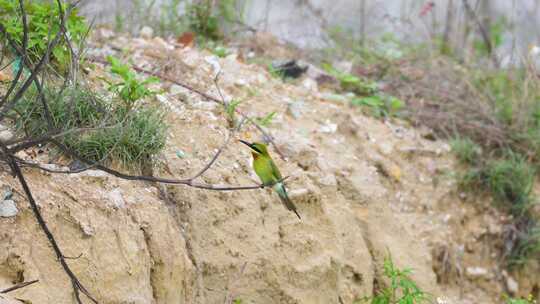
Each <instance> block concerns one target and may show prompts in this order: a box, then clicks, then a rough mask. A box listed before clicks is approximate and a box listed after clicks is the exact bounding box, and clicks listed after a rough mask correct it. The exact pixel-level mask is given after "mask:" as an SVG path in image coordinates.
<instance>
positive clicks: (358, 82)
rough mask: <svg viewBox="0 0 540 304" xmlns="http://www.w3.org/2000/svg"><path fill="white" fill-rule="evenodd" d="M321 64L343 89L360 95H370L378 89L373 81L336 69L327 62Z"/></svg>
mask: <svg viewBox="0 0 540 304" xmlns="http://www.w3.org/2000/svg"><path fill="white" fill-rule="evenodd" d="M322 66H323V69H324V70H325V71H326V72H328V73H329V74H330V75H332V76H334V77H336V78H337V80H338V81H339V83H340V85H341V89H343V90H344V91H349V92H353V93H355V94H356V95H360V96H371V95H374V94H376V93H377V92H378V91H379V88H378V87H377V84H376V83H374V82H369V81H365V80H362V79H360V78H359V77H357V76H354V75H351V74H349V73H343V72H341V71H338V70H336V69H335V68H334V67H333V66H331V65H330V64H328V63H323V65H322Z"/></svg>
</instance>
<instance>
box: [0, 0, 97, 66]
mask: <svg viewBox="0 0 540 304" xmlns="http://www.w3.org/2000/svg"><path fill="white" fill-rule="evenodd" d="M24 8H25V11H26V14H27V23H28V53H29V55H30V58H31V59H32V60H37V59H38V58H39V57H40V56H42V55H43V54H44V53H45V50H46V49H47V44H48V42H49V40H50V39H49V38H50V37H54V36H55V35H56V33H58V31H59V29H60V20H59V18H58V16H59V9H58V6H57V5H56V3H53V2H50V1H25V2H24ZM62 8H63V10H64V13H66V8H67V4H65V3H63V4H62ZM20 19H21V12H20V9H19V3H18V1H13V0H0V22H1V23H2V24H3V25H4V27H5V28H6V31H7V32H8V33H9V34H10V36H11V37H12V38H13V40H14V41H15V42H16V43H17V44H18V45H19V46H22V40H23V23H22V22H21V21H20ZM66 29H67V31H68V36H69V37H70V39H71V40H72V43H74V44H75V46H76V45H77V44H78V43H79V42H81V40H82V39H83V38H84V36H85V35H86V33H87V31H88V25H87V24H86V21H85V19H84V17H82V16H79V15H78V12H77V10H76V9H74V10H72V11H71V13H70V15H69V16H67V18H66ZM51 60H52V61H54V62H56V63H57V64H58V67H61V68H63V67H65V66H66V65H67V64H68V63H69V60H70V50H69V48H68V46H67V44H66V43H65V40H64V38H62V40H61V43H59V44H58V45H57V46H56V47H55V48H54V49H53V50H52V55H51Z"/></svg>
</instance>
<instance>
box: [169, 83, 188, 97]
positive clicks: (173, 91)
mask: <svg viewBox="0 0 540 304" xmlns="http://www.w3.org/2000/svg"><path fill="white" fill-rule="evenodd" d="M169 93H171V94H173V95H178V94H182V93H183V94H186V93H189V90H188V89H186V88H184V87H181V86H179V85H177V84H173V85H171V87H170V88H169Z"/></svg>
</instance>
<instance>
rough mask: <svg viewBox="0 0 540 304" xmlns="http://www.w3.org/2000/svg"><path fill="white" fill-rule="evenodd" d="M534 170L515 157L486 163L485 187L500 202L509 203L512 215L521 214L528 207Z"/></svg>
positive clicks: (523, 160)
mask: <svg viewBox="0 0 540 304" xmlns="http://www.w3.org/2000/svg"><path fill="white" fill-rule="evenodd" d="M534 178H535V170H534V169H533V167H531V166H530V165H529V163H527V161H526V160H525V159H524V158H523V157H521V156H517V155H511V156H510V157H509V158H507V159H502V160H494V161H490V162H488V164H487V166H486V170H485V180H484V182H485V183H486V186H487V187H488V188H489V189H490V191H491V192H492V193H493V195H494V197H495V198H496V199H497V200H498V201H500V202H511V206H510V209H511V211H512V213H513V214H516V215H519V214H523V212H524V211H525V210H527V208H528V207H529V203H530V201H531V191H532V186H533V183H534Z"/></svg>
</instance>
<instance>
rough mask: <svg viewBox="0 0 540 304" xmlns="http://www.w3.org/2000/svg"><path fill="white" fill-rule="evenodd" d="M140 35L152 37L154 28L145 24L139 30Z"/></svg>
mask: <svg viewBox="0 0 540 304" xmlns="http://www.w3.org/2000/svg"><path fill="white" fill-rule="evenodd" d="M139 36H141V37H142V38H145V39H150V38H152V37H153V36H154V30H153V29H152V28H151V27H149V26H143V28H142V29H141V31H140V32H139Z"/></svg>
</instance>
